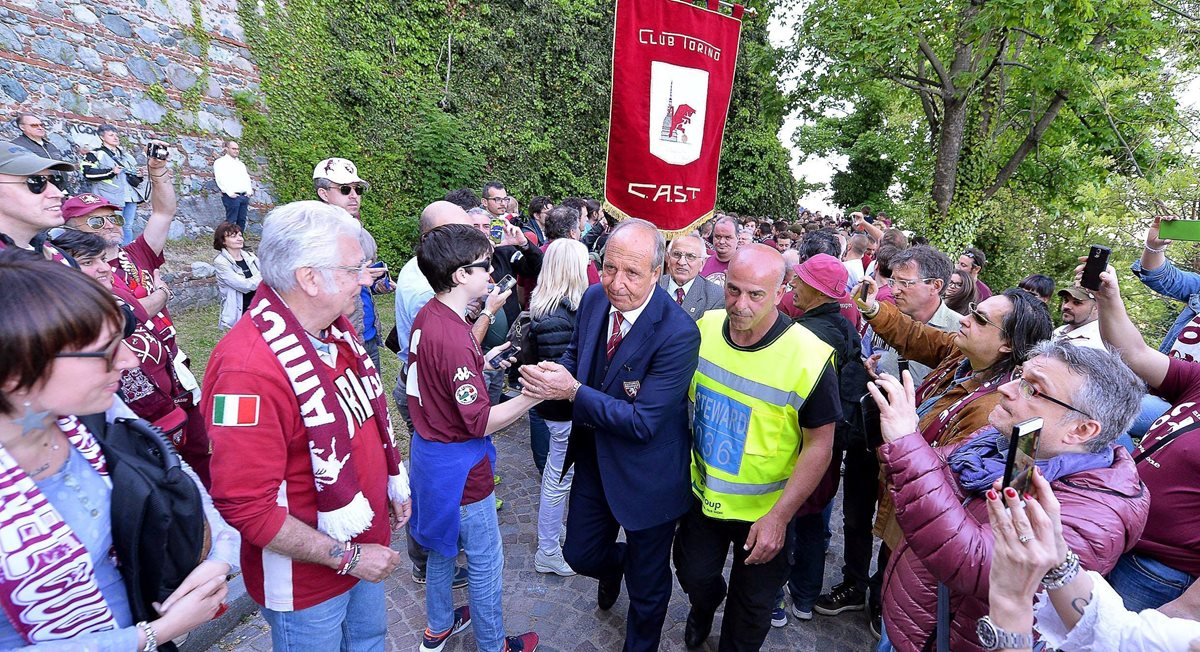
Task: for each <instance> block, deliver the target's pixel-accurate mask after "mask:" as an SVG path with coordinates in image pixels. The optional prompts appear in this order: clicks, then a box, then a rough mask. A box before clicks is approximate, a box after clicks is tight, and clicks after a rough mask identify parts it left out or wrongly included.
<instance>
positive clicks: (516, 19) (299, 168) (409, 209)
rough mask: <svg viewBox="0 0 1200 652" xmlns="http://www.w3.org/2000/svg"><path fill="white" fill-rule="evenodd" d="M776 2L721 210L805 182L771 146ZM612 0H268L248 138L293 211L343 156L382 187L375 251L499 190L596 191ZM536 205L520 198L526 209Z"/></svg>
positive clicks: (780, 108) (405, 244)
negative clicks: (437, 215) (318, 172)
mask: <svg viewBox="0 0 1200 652" xmlns="http://www.w3.org/2000/svg"><path fill="white" fill-rule="evenodd" d="M773 6H774V3H773V2H767V3H762V5H760V6H759V7H758V8H759V10H760V13H759V14H758V16H757V17H755V18H750V17H747V19H746V20H745V21H744V25H743V32H742V47H741V52H740V56H739V60H738V73H737V79H736V82H735V88H734V99H733V104H732V106H731V108H730V119H729V122H728V127H727V130H726V135H725V148H724V154H723V157H722V162H721V178H720V188H719V200H718V207H719V208H722V209H725V210H731V211H736V212H739V213H749V214H756V215H771V216H783V215H791V214H792V213H793V212H794V207H795V203H796V198H797V186H796V182H795V180H794V179H793V178H792V175H791V172H790V171H789V169H788V154H787V151H786V150H785V149H784V148H783V146H782V145H781V144H780V142H779V140H778V138H777V137H776V134H777V132H778V130H779V127H780V125H781V124H782V121H783V116H784V113H785V110H786V107H785V101H784V97H783V95H782V93H780V91H779V89H778V87H777V84H776V76H775V72H774V71H775V69H776V61H777V57H778V53H777V52H776V51H775V50H774V49H773V48H771V47H770V45H769V44H768V42H767V36H766V23H767V16H768V15H769V14H770V11H771V9H772V8H773ZM614 9H615V4H614V3H613V2H612V0H501V1H499V2H492V3H487V2H468V1H466V0H391V1H387V0H289V1H288V2H286V3H285V2H283V0H259V1H258V2H242V3H240V9H239V11H240V19H241V24H242V26H243V28H244V29H245V33H246V42H247V43H248V45H249V47H250V50H251V52H252V54H253V55H254V58H255V60H256V61H257V63H258V65H259V70H260V76H261V87H260V90H259V92H258V93H255V94H249V93H246V94H241V95H239V96H238V110H239V114H240V116H241V118H242V120H243V122H244V124H245V133H244V135H243V144H244V145H249V146H250V147H252V148H254V149H255V151H257V152H258V153H259V154H265V156H266V159H267V161H268V166H267V167H268V170H269V172H268V174H269V176H270V180H271V181H272V183H273V184H274V186H275V190H276V195H277V197H278V198H279V200H280V201H281V202H284V201H292V200H296V199H306V198H311V197H312V185H311V184H312V181H311V179H312V168H313V165H315V163H316V162H317V161H319V160H321V159H322V158H325V157H328V156H344V157H346V158H350V159H352V160H354V161H355V163H357V164H358V166H359V169H360V175H361V176H362V177H363V178H365V179H367V180H368V181H370V182H371V185H372V194H371V195H370V196H368V199H367V200H366V201H365V202H364V208H363V214H364V220H365V221H366V223H367V225H368V227H369V228H370V229H371V232H372V233H373V234H375V236H376V239H377V240H378V242H379V244H380V249H381V254H380V255H381V257H383V259H384V260H387V261H388V262H391V263H393V264H399V263H400V262H401V261H403V260H404V259H405V258H407V257H408V256H409V255H410V252H411V246H412V242H413V240H414V238H415V236H416V217H417V216H418V214H419V212H420V210H421V208H422V207H423V206H425V205H426V204H427V203H429V202H430V201H432V200H434V199H437V198H440V197H441V196H442V195H443V194H445V192H446V191H448V190H451V189H454V188H459V187H464V186H467V187H471V188H475V189H476V192H479V189H480V187H481V186H482V183H483V181H485V180H488V179H493V178H494V179H500V180H502V181H503V182H504V183H505V184H506V186H507V188H508V191H509V193H510V194H513V195H515V196H517V198H518V199H520V200H521V201H522V202H526V201H528V199H529V198H530V197H531V196H533V195H535V194H545V195H550V196H552V197H555V198H562V197H567V196H572V195H583V196H592V197H599V196H600V191H601V186H602V183H603V175H604V155H605V146H606V138H607V134H608V124H607V123H608V98H609V89H610V85H611V57H612V31H613V18H614ZM524 208H525V205H524V203H523V204H522V209H524Z"/></svg>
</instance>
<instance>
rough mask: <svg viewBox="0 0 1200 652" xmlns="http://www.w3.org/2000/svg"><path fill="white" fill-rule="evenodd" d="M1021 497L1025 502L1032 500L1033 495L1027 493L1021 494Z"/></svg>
mask: <svg viewBox="0 0 1200 652" xmlns="http://www.w3.org/2000/svg"><path fill="white" fill-rule="evenodd" d="M1021 498H1023V499H1024V500H1025V502H1029V501H1031V500H1033V496H1030V495H1029V494H1021Z"/></svg>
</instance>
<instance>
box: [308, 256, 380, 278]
mask: <svg viewBox="0 0 1200 652" xmlns="http://www.w3.org/2000/svg"><path fill="white" fill-rule="evenodd" d="M370 266H371V261H369V260H366V261H363V262H361V263H359V264H357V265H322V266H321V267H319V268H318V269H340V270H342V271H343V272H350V273H351V274H354V275H355V276H361V275H362V274H366V273H367V268H368V267H370Z"/></svg>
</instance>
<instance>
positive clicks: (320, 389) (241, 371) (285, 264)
mask: <svg viewBox="0 0 1200 652" xmlns="http://www.w3.org/2000/svg"><path fill="white" fill-rule="evenodd" d="M361 231H362V227H361V226H359V224H358V222H356V221H355V220H354V219H353V218H351V217H350V215H349V214H347V213H346V211H345V210H343V209H341V208H338V207H336V206H328V205H324V204H321V203H319V202H315V201H302V202H295V203H292V204H287V205H285V206H281V207H279V208H276V209H275V210H273V211H271V213H270V214H269V215H268V216H267V219H266V221H265V226H264V227H263V238H262V243H261V244H260V245H259V254H260V255H261V258H260V260H261V261H262V262H261V271H262V277H263V283H262V285H260V286H259V288H258V290H257V292H256V294H255V300H254V305H253V307H252V308H251V309H250V311H249V312H247V313H246V317H247V318H245V319H242V320H240V321H239V322H238V323H237V324H236V325H235V326H234V327H233V329H232V330H230V331H229V333H228V334H226V335H225V337H224V339H222V340H221V342H220V343H219V344H218V345H217V347H216V349H215V350H214V351H213V355H212V359H211V360H210V361H209V364H208V369H207V371H206V372H205V375H204V404H203V408H204V414H206V415H210V417H211V419H210V425H209V433H210V435H211V437H212V440H213V460H212V470H213V487H212V495H213V502H214V504H215V505H216V507H217V510H218V511H220V512H221V514H222V516H224V517H225V519H226V520H227V521H228V522H229V524H230V525H232V526H233V527H234V528H236V529H237V530H238V531H239V532H241V534H242V569H243V571H244V572H245V576H246V590H247V592H248V593H249V594H250V597H251V598H253V599H254V600H255V602H257V603H258V604H259V605H261V606H262V607H263V610H262V613H263V616H264V617H265V618H266V619H267V622H269V623H270V624H271V641H272V644H273V646H274V649H276V650H305V651H307V650H336V649H339V648H345V649H356V650H382V649H383V648H384V638H385V636H386V633H387V602H386V599H385V596H384V589H383V582H382V581H383V579H384V578H386V577H387V576H388V575H390V574H391V572H392V571H393V570H395V568H396V567H397V566H398V565H399V564H400V559H401V557H400V554H399V553H398V552H396V551H394V550H392V549H391V548H389V547H388V546H389V544H390V543H391V527H398V526H400V525H403V524H404V523H406V522H407V521H408V517H409V514H410V512H411V501H410V500H409V488H408V475H407V473H406V471H405V469H404V466H403V464H401V463H400V455H399V453H398V451H397V450H396V449H395V448H394V447H393V445H392V426H391V422H390V419H389V417H388V409H387V403H386V399H385V397H384V391H383V385H382V383H381V382H380V378H379V373H378V371H377V370H376V369H375V365H374V364H372V363H371V360H370V358H369V357H368V356H367V352H366V350H365V349H363V347H362V345H361V344H359V341H358V339H357V338H356V337H355V336H354V333H353V330H352V328H351V326H350V322H349V320H348V319H347V318H346V317H347V316H348V315H349V314H350V313H351V312H352V311H353V310H354V304H355V302H356V301H357V299H358V292H359V289H360V288H362V287H365V286H366V285H367V284H368V283H369V282H370V276H369V275H368V273H367V262H368V261H366V260H364V256H363V251H362V246H361V245H360V244H359V234H360V233H361ZM313 242H321V243H330V245H331V246H321V247H314V246H311V244H310V243H313ZM389 514H390V515H391V527H389V519H388V517H389Z"/></svg>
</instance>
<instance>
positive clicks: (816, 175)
mask: <svg viewBox="0 0 1200 652" xmlns="http://www.w3.org/2000/svg"><path fill="white" fill-rule="evenodd" d="M805 4H807V3H806V2H797V3H794V4H793V5H792V6H791V7H789V8H787V9H782V10H779V11H776V12H775V13H774V14H773V15H772V16H771V20H770V23H769V24H768V33H769V37H770V39H771V43H772V44H773V45H775V46H777V47H779V46H784V45H787V44H788V43H790V42H791V40H792V34H793V32H794V29H795V28H794V25H795V23H796V21H797V20H798V19H799V17H800V15H801V10H802V9H803V5H805ZM783 83H784V87H785V89H788V90H790V89H791V88H794V86H795V80H794V79H785V80H783ZM903 92H910V91H903ZM1180 100H1181V101H1182V102H1183V104H1184V105H1185V106H1188V107H1192V108H1200V78H1198V79H1196V80H1194V81H1193V83H1192V84H1191V86H1190V87H1189V88H1188V89H1187V90H1186V91H1185V92H1183V93H1182V95H1181V97H1180ZM800 125H801V120H800V119H799V118H798V117H797V116H796V115H795V114H792V115H790V116H788V117H787V118H785V119H784V122H783V127H782V128H781V129H780V130H779V140H780V141H781V142H783V146H784V147H786V148H787V149H788V150H789V151H790V152H791V154H792V173H793V174H795V175H796V177H797V178H805V179H807V180H808V181H809V182H812V183H817V182H820V183H828V181H829V180H830V179H831V178H833V173H834V172H835V171H837V170H841V169H845V166H846V162H847V160H846V157H844V156H834V157H830V158H817V157H813V158H811V159H809V160H807V161H804V162H803V163H801V162H800V158H801V152H800V151H799V150H797V148H796V145H795V143H794V142H793V138H792V136H793V134H794V133H795V131H796V128H797V127H799V126H800ZM829 195H830V193H829V191H827V190H822V191H816V192H814V193H811V194H809V195H806V196H804V197H802V198H801V199H800V205H802V206H804V207H805V208H808V209H809V210H819V211H822V212H825V213H828V212H837V210H838V209H837V208H836V207H835V206H834V205H833V204H831V203H830V202H829Z"/></svg>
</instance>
